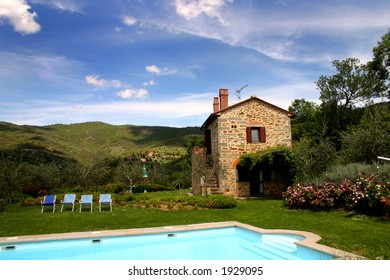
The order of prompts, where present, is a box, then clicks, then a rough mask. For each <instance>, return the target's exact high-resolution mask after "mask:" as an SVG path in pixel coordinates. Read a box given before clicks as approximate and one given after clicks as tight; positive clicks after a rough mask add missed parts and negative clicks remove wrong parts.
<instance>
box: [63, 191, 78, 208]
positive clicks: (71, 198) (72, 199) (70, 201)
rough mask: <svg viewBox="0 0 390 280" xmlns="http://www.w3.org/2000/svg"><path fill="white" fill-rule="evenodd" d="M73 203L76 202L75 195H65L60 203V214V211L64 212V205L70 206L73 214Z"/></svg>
mask: <svg viewBox="0 0 390 280" xmlns="http://www.w3.org/2000/svg"><path fill="white" fill-rule="evenodd" d="M75 201H76V194H74V193H67V194H65V196H64V200H61V203H62V207H61V212H62V210H64V206H65V205H72V212H73V210H74V203H75Z"/></svg>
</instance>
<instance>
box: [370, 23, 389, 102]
mask: <svg viewBox="0 0 390 280" xmlns="http://www.w3.org/2000/svg"><path fill="white" fill-rule="evenodd" d="M373 56H374V57H373V60H372V61H371V62H369V64H368V65H369V68H370V70H371V71H372V74H373V75H374V76H375V77H376V78H377V79H378V80H381V81H383V82H384V83H385V84H386V87H387V89H386V90H387V97H388V98H389V99H390V30H389V31H388V32H387V33H386V34H385V35H383V36H382V38H381V41H379V42H378V45H377V46H376V47H375V48H374V49H373Z"/></svg>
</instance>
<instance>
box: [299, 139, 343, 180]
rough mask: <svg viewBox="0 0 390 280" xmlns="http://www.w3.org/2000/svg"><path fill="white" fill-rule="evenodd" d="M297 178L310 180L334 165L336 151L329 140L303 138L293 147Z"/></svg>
mask: <svg viewBox="0 0 390 280" xmlns="http://www.w3.org/2000/svg"><path fill="white" fill-rule="evenodd" d="M294 154H295V162H296V164H297V173H298V174H297V178H298V179H299V180H312V179H313V178H316V177H317V176H319V175H320V174H321V173H322V172H324V171H325V170H327V169H328V168H329V167H330V166H331V165H332V164H334V161H335V158H336V149H335V147H334V145H333V144H332V142H331V141H330V140H329V138H324V137H321V138H319V139H318V141H315V140H313V139H311V138H303V139H301V141H300V142H299V143H297V144H296V145H295V146H294Z"/></svg>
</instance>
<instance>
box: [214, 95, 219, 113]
mask: <svg viewBox="0 0 390 280" xmlns="http://www.w3.org/2000/svg"><path fill="white" fill-rule="evenodd" d="M213 107H214V113H215V112H218V111H219V98H218V97H214V102H213Z"/></svg>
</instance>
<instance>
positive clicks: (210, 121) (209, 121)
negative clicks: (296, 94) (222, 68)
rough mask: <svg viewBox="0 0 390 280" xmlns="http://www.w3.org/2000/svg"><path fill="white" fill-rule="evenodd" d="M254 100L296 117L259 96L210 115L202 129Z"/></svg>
mask: <svg viewBox="0 0 390 280" xmlns="http://www.w3.org/2000/svg"><path fill="white" fill-rule="evenodd" d="M253 100H257V101H260V102H262V103H265V104H267V105H269V106H271V107H273V108H275V109H276V110H279V111H282V112H284V113H286V114H287V116H289V117H293V116H295V114H294V113H292V112H289V111H287V110H285V109H283V108H280V107H278V106H276V105H274V104H271V103H269V102H267V101H264V100H262V99H260V98H258V97H257V96H251V97H250V98H248V99H245V100H244V101H241V102H238V103H236V104H233V105H232V106H229V107H227V108H225V109H223V110H219V111H218V112H215V113H212V114H210V116H209V117H208V118H207V119H206V121H205V122H204V123H203V124H202V126H201V128H202V129H203V128H205V127H207V126H208V125H209V124H210V123H212V122H213V121H214V120H215V119H217V118H218V117H219V116H221V115H222V114H223V113H224V112H225V111H227V110H231V109H233V108H235V107H238V106H239V105H242V104H244V103H248V102H250V101H253Z"/></svg>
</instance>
